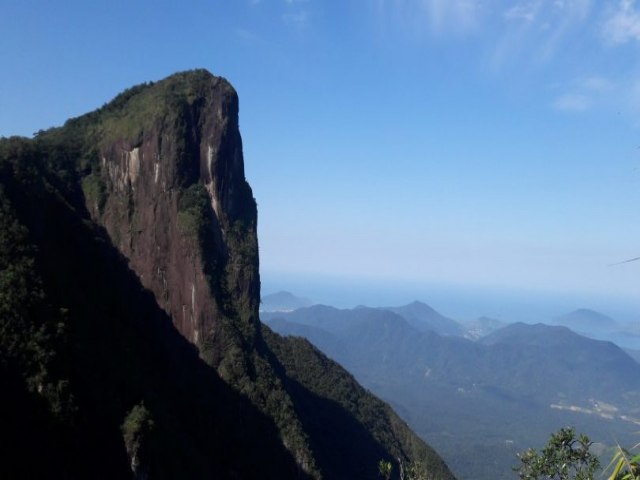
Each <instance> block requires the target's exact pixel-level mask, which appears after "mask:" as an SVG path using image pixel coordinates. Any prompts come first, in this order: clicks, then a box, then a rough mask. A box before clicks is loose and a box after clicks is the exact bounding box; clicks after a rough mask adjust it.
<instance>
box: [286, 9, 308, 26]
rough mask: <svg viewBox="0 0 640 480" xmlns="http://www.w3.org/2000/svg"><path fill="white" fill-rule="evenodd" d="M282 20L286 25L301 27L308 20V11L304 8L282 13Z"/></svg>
mask: <svg viewBox="0 0 640 480" xmlns="http://www.w3.org/2000/svg"><path fill="white" fill-rule="evenodd" d="M282 20H283V21H284V23H286V24H287V25H291V26H293V27H296V28H302V27H304V26H305V25H306V24H307V22H308V21H309V12H307V11H306V10H299V11H297V12H291V13H285V14H283V15H282Z"/></svg>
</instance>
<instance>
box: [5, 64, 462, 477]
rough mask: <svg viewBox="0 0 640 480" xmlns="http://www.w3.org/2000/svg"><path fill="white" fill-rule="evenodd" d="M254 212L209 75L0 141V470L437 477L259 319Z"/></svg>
mask: <svg viewBox="0 0 640 480" xmlns="http://www.w3.org/2000/svg"><path fill="white" fill-rule="evenodd" d="M256 221H257V212H256V204H255V200H254V199H253V196H252V192H251V189H250V187H249V185H248V184H247V182H246V181H245V178H244V166H243V156H242V143H241V139H240V134H239V130H238V99H237V95H236V93H235V91H234V90H233V88H232V87H231V86H230V85H229V84H228V83H227V82H226V81H225V80H224V79H221V78H217V77H214V76H212V75H211V74H209V73H208V72H206V71H202V70H200V71H192V72H186V73H181V74H176V75H173V76H171V77H169V78H167V79H166V80H163V81H161V82H158V83H155V84H146V85H140V86H138V87H134V88H132V89H130V90H127V91H125V92H124V93H122V94H121V95H119V96H118V97H117V98H116V99H114V101H112V102H110V103H109V104H107V105H105V106H104V107H102V108H101V109H99V110H97V111H95V112H92V113H90V114H87V115H84V116H82V117H78V118H76V119H72V120H69V121H68V122H67V123H66V124H65V125H64V127H61V128H55V129H50V130H47V131H42V132H39V134H37V135H36V137H35V138H34V139H25V138H9V139H2V140H0V389H1V390H2V392H3V395H2V400H0V401H1V402H2V403H3V405H2V407H3V408H1V409H0V424H2V426H3V428H2V429H1V430H0V444H1V445H2V448H1V449H0V477H2V478H43V477H47V478H88V477H91V478H130V477H131V475H133V476H134V477H135V478H145V477H146V476H148V478H152V479H153V478H239V479H240V478H242V479H244V478H274V479H275V478H345V479H346V478H375V476H376V475H377V463H378V461H379V460H381V459H384V460H388V461H392V462H393V463H394V464H396V465H397V466H396V467H395V468H394V475H395V476H397V475H398V472H399V463H402V464H403V465H408V464H410V463H414V462H415V463H419V464H420V465H422V466H423V468H424V469H425V471H427V472H429V473H430V474H431V475H432V476H433V477H434V478H442V479H449V478H453V477H452V475H451V474H450V472H449V470H448V469H447V467H446V465H444V463H443V462H442V461H441V460H440V458H439V457H438V456H437V454H435V452H434V451H433V450H431V449H430V448H429V447H428V446H426V445H425V444H424V443H423V442H422V441H421V440H419V439H418V438H417V437H416V436H415V435H414V434H413V433H412V432H411V431H410V430H409V429H408V427H407V426H406V425H405V424H404V423H403V422H401V421H400V420H399V419H398V417H397V416H395V414H394V413H393V412H392V411H391V410H390V408H389V407H388V406H386V405H385V404H384V403H382V402H381V401H379V400H377V399H376V398H374V397H373V396H372V395H371V394H369V393H367V392H366V391H365V390H364V389H362V388H361V387H360V386H359V385H358V384H357V382H355V380H354V379H353V378H352V377H351V376H350V375H348V374H347V373H346V372H345V371H344V370H342V369H341V368H340V367H339V366H338V365H336V364H335V363H333V362H332V361H331V360H328V359H327V358H326V357H324V355H322V354H320V353H319V352H318V351H317V350H315V349H314V348H312V347H311V346H310V345H309V344H307V343H301V342H300V341H299V340H288V339H283V338H281V337H279V336H278V335H276V334H274V333H272V332H271V331H270V330H269V329H268V328H267V327H262V326H261V324H260V322H259V321H258V305H259V301H260V280H259V274H258V248H257V235H256ZM310 372H313V374H310ZM346 446H349V447H350V448H349V449H348V450H346V451H347V452H348V454H347V455H345V454H344V451H345V450H343V448H346Z"/></svg>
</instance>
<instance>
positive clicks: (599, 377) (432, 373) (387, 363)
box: [262, 306, 640, 480]
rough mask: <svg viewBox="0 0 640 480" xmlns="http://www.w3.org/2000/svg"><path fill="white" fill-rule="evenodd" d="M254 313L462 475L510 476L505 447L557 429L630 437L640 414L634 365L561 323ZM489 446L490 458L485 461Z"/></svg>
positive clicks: (361, 312)
mask: <svg viewBox="0 0 640 480" xmlns="http://www.w3.org/2000/svg"><path fill="white" fill-rule="evenodd" d="M400 310H402V309H400ZM262 319H263V321H265V322H266V323H267V324H268V325H270V326H271V327H272V328H274V329H275V330H276V331H278V332H279V333H281V334H284V335H300V336H304V337H306V338H308V339H309V340H310V341H311V342H312V343H314V344H315V345H316V346H317V347H319V348H320V349H322V350H323V351H325V352H326V353H327V354H328V355H329V356H330V357H331V358H334V359H335V360H337V361H338V362H340V363H341V364H342V365H344V366H345V367H346V368H347V369H348V370H349V371H350V372H352V373H353V374H354V375H355V377H356V378H357V379H358V380H359V381H361V382H362V383H363V384H364V385H365V386H366V387H367V388H369V389H371V390H372V391H373V392H375V393H377V394H378V395H380V396H381V397H382V398H385V399H386V400H387V401H389V402H390V403H391V404H392V405H394V406H395V407H396V409H397V410H398V411H400V412H403V415H404V416H405V419H407V421H408V422H409V423H410V425H412V427H413V428H414V429H415V430H416V431H417V432H418V433H419V434H421V435H422V436H423V438H425V439H427V440H428V441H429V442H432V443H434V444H435V445H436V446H437V448H439V449H440V451H442V453H443V454H444V455H445V458H447V460H448V462H449V463H450V464H451V465H452V467H453V468H454V470H455V471H456V473H457V474H458V475H460V477H461V478H474V479H478V480H480V479H487V480H489V479H497V478H505V479H506V478H511V474H510V466H512V465H513V462H514V461H515V451H513V450H512V449H513V448H517V449H524V448H527V447H528V446H531V445H534V444H536V443H537V442H542V441H544V440H545V439H546V438H547V436H548V434H549V432H550V431H553V430H554V429H555V428H557V425H562V424H566V423H567V422H570V423H571V424H575V425H577V426H584V430H585V431H589V432H590V433H592V435H595V436H596V437H598V438H599V439H600V440H602V441H605V440H607V439H609V440H610V438H609V436H610V433H609V432H610V431H611V429H612V428H613V429H614V431H615V432H616V434H617V435H619V436H620V437H623V436H625V435H631V434H632V432H633V431H634V430H635V429H636V428H637V425H636V424H635V423H633V422H634V420H633V419H640V408H638V404H637V403H636V402H635V399H637V398H640V388H638V387H637V386H636V383H637V382H636V379H637V378H640V365H638V363H637V362H635V361H634V360H633V359H632V358H631V357H629V356H628V355H627V354H626V353H625V352H624V351H622V350H621V349H620V348H618V347H617V346H616V345H614V344H612V343H611V342H606V341H598V340H592V339H589V338H585V337H583V336H580V335H578V334H576V333H574V332H572V331H571V330H569V329H568V328H566V327H562V326H549V325H543V324H537V325H527V324H522V323H516V324H510V325H506V326H504V327H503V328H500V329H498V330H496V331H494V332H492V333H490V334H488V335H487V336H486V337H484V338H480V339H478V340H476V341H471V340H468V339H465V338H462V337H459V336H443V335H439V334H437V333H435V332H434V331H433V330H424V331H421V330H420V329H418V328H416V327H415V326H413V325H411V324H410V323H409V322H408V321H407V320H406V319H405V318H402V317H401V316H400V315H397V314H396V313H393V312H390V311H388V310H387V311H385V310H380V309H372V308H368V307H358V308H356V309H353V310H340V309H335V308H332V307H327V306H313V307H310V308H306V309H300V310H297V311H295V312H290V313H286V314H273V315H272V316H270V317H269V316H268V317H266V318H262ZM600 405H613V406H615V407H611V408H615V410H612V411H603V410H599V408H600ZM611 412H614V413H613V414H612V413H611ZM568 418H570V420H569V419H568ZM638 421H640V420H638ZM612 422H613V423H612ZM625 438H626V437H625ZM454 439H456V440H454ZM461 441H462V443H464V445H465V447H464V448H465V449H468V454H467V456H466V459H465V460H464V461H463V462H460V448H461V447H460V444H461ZM489 445H491V448H489ZM505 445H507V446H508V448H506V447H505ZM489 451H491V452H493V453H492V454H491V455H495V459H494V461H495V462H496V463H493V464H486V463H483V458H485V456H486V455H489ZM516 451H517V450H516ZM481 452H482V453H481ZM469 458H472V459H473V460H469ZM489 458H493V457H489ZM459 462H460V463H459ZM492 465H493V466H492ZM498 465H500V467H498Z"/></svg>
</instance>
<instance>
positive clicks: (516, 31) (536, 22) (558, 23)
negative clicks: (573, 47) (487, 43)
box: [492, 0, 593, 69]
mask: <svg viewBox="0 0 640 480" xmlns="http://www.w3.org/2000/svg"><path fill="white" fill-rule="evenodd" d="M592 9H593V8H592V0H555V1H549V0H526V1H524V0H523V1H519V2H515V4H513V5H510V6H509V8H507V9H505V10H503V11H502V15H501V17H502V20H503V23H502V33H501V34H500V35H499V37H498V38H499V40H498V41H497V42H496V44H495V47H494V52H493V59H492V65H493V66H494V68H498V69H500V68H502V67H503V66H504V65H505V64H507V63H510V62H512V61H514V60H517V59H521V58H527V59H529V61H534V62H546V61H548V60H550V59H551V58H552V57H554V55H555V54H556V52H557V51H558V49H559V48H560V46H561V45H562V44H563V42H564V40H565V39H566V37H567V36H568V35H570V34H572V33H575V32H576V31H578V30H579V29H581V28H584V27H585V26H586V25H588V22H587V20H588V18H589V15H590V14H591V11H592Z"/></svg>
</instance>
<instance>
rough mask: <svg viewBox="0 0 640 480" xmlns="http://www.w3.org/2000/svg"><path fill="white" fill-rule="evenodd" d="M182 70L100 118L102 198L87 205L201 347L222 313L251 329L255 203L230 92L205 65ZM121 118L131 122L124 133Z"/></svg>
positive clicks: (255, 295)
mask: <svg viewBox="0 0 640 480" xmlns="http://www.w3.org/2000/svg"><path fill="white" fill-rule="evenodd" d="M188 76H189V80H188V81H186V76H185V75H176V76H174V77H171V78H170V79H168V80H165V81H164V82H161V83H160V84H158V85H154V86H150V87H148V88H146V89H144V90H142V91H141V92H139V93H138V94H137V95H135V96H134V97H132V98H131V99H129V100H128V101H127V102H124V103H123V105H122V108H121V109H118V110H116V111H115V112H113V114H112V115H111V116H110V117H108V118H107V119H106V121H105V122H104V123H103V126H102V127H101V129H102V133H101V136H102V139H101V141H100V147H99V152H98V155H99V159H100V168H99V171H97V172H94V173H93V175H97V176H98V178H97V179H96V180H98V182H101V183H104V191H103V195H104V197H103V200H102V204H99V203H98V204H96V202H95V199H92V200H93V205H91V204H89V205H88V207H89V208H90V210H91V212H92V216H93V217H94V219H96V220H97V221H98V222H99V223H101V224H103V225H104V226H105V227H106V228H107V231H108V232H109V234H110V236H111V238H113V239H114V241H115V243H116V245H117V246H118V248H119V249H120V251H121V252H122V253H123V254H124V255H125V256H126V257H127V258H128V259H129V260H130V264H131V267H132V268H133V270H135V271H136V273H137V274H138V275H139V277H140V279H141V281H142V283H143V285H144V286H145V287H146V288H148V289H149V290H151V291H152V292H153V293H154V295H155V297H156V298H157V299H158V303H159V304H160V305H161V307H162V308H163V309H164V310H165V311H166V312H167V313H168V314H169V315H170V316H171V318H172V320H173V322H174V324H175V325H176V327H177V328H178V329H179V330H180V332H182V334H183V335H184V336H185V337H186V338H187V339H189V340H191V341H192V342H193V343H194V344H196V345H198V346H201V347H202V346H204V345H206V344H207V342H213V343H216V339H217V338H218V337H219V336H220V335H222V332H221V330H222V329H221V328H219V325H218V324H219V322H220V321H222V319H223V318H227V319H228V318H233V320H234V322H235V323H236V324H237V322H242V323H243V324H246V328H244V329H243V331H244V333H246V334H248V335H249V336H251V334H252V333H253V332H252V330H253V329H254V328H255V319H256V318H257V317H256V309H257V306H258V299H259V278H258V264H257V262H258V257H257V237H256V205H255V201H254V199H253V196H252V193H251V189H250V187H249V185H248V184H247V182H246V181H245V177H244V164H243V158H242V142H241V139H240V134H239V130H238V98H237V95H236V92H235V91H234V90H233V88H232V87H231V86H230V85H229V83H227V82H226V81H225V80H224V79H221V78H215V77H213V76H211V75H209V74H207V73H206V72H195V73H191V74H189V75H188ZM132 104H133V105H132ZM139 105H143V106H144V107H143V108H140V107H139ZM141 110H142V112H143V113H142V114H141ZM122 122H126V123H129V124H131V125H133V127H132V128H131V129H130V130H129V131H126V132H121V131H119V130H118V128H117V127H118V126H119V125H120V124H121V123H122ZM215 351H217V349H211V350H210V352H215ZM215 361H216V363H217V362H219V361H220V359H219V358H216V359H215Z"/></svg>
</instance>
